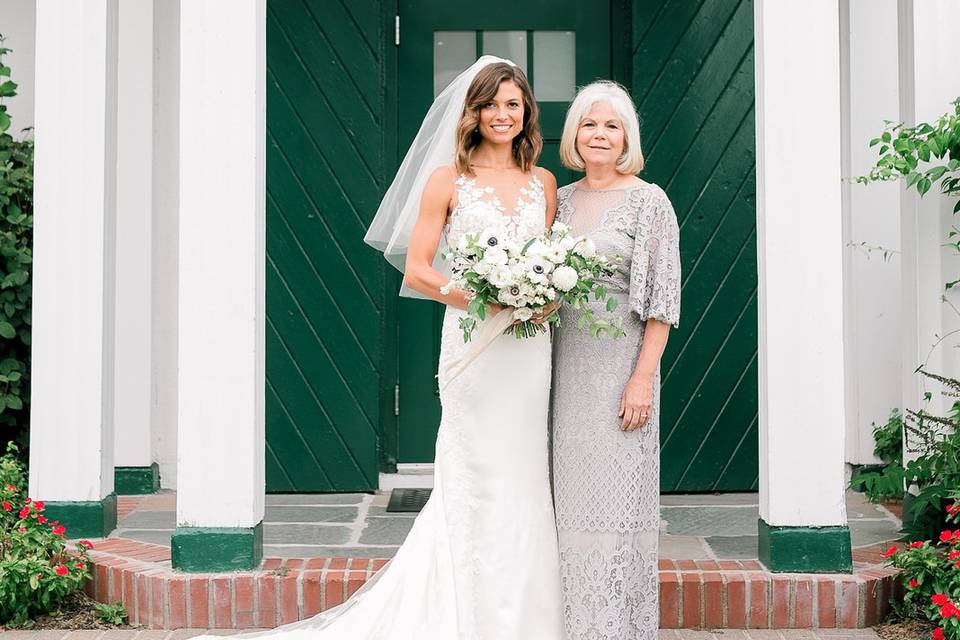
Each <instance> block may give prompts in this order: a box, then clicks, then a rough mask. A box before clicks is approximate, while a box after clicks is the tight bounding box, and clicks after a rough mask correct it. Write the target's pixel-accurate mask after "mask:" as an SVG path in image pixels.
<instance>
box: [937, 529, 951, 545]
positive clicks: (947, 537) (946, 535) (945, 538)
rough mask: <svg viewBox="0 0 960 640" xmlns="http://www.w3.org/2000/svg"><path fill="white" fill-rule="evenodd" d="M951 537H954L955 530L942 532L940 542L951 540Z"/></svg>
mask: <svg viewBox="0 0 960 640" xmlns="http://www.w3.org/2000/svg"><path fill="white" fill-rule="evenodd" d="M951 538H953V532H952V531H950V530H949V529H947V530H945V531H941V532H940V542H950V539H951Z"/></svg>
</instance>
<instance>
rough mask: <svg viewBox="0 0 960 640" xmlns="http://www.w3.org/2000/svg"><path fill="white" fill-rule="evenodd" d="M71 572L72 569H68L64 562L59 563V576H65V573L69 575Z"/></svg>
mask: <svg viewBox="0 0 960 640" xmlns="http://www.w3.org/2000/svg"><path fill="white" fill-rule="evenodd" d="M69 572H70V570H69V569H67V568H66V567H65V566H63V565H62V564H58V565H57V575H58V576H65V575H67V574H68V573H69Z"/></svg>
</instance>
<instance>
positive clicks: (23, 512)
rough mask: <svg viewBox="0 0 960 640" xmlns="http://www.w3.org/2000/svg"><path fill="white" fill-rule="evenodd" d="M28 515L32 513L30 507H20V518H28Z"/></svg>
mask: <svg viewBox="0 0 960 640" xmlns="http://www.w3.org/2000/svg"><path fill="white" fill-rule="evenodd" d="M28 515H30V507H24V508H23V509H20V519H21V520H23V519H24V518H26V517H27V516H28Z"/></svg>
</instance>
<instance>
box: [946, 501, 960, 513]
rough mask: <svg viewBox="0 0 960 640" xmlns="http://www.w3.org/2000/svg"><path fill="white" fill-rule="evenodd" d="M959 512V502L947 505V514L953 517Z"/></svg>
mask: <svg viewBox="0 0 960 640" xmlns="http://www.w3.org/2000/svg"><path fill="white" fill-rule="evenodd" d="M958 511H960V502H955V503H953V504H950V505H947V513H949V514H950V515H953V514H955V513H957V512H958Z"/></svg>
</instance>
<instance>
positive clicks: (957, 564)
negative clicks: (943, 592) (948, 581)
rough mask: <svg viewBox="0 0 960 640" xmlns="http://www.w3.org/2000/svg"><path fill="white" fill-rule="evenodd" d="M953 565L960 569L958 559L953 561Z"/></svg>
mask: <svg viewBox="0 0 960 640" xmlns="http://www.w3.org/2000/svg"><path fill="white" fill-rule="evenodd" d="M953 566H955V567H956V568H957V569H960V560H958V561H957V562H954V563H953Z"/></svg>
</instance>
